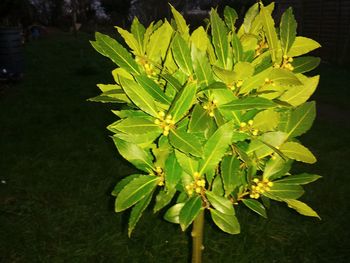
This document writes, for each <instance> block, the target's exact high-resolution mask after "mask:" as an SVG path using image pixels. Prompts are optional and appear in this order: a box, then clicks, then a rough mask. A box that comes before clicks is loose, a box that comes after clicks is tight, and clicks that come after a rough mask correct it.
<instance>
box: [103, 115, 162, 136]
mask: <svg viewBox="0 0 350 263" xmlns="http://www.w3.org/2000/svg"><path fill="white" fill-rule="evenodd" d="M108 128H109V129H116V130H118V131H121V132H125V133H129V134H143V133H149V132H158V133H159V134H160V133H161V132H162V129H161V128H160V127H159V125H157V124H155V123H154V122H153V121H151V120H149V119H145V118H138V117H135V118H132V117H131V118H126V119H123V120H121V121H118V122H117V123H113V124H112V125H110V126H108Z"/></svg>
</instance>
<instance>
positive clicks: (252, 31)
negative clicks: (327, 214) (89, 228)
mask: <svg viewBox="0 0 350 263" xmlns="http://www.w3.org/2000/svg"><path fill="white" fill-rule="evenodd" d="M273 8H274V4H273V3H272V4H270V5H269V6H266V7H265V6H263V5H262V4H255V5H253V6H252V7H251V8H250V9H249V10H248V12H247V14H246V16H245V19H244V22H243V24H242V25H241V27H240V28H238V29H237V30H236V27H235V22H236V19H237V14H236V12H235V11H234V10H233V9H232V8H230V7H226V8H225V12H224V19H222V18H220V16H219V15H218V14H217V12H216V10H214V9H213V10H211V13H210V23H209V24H208V26H207V28H203V27H199V28H197V29H196V30H194V31H193V32H192V33H191V34H190V32H189V27H188V25H186V22H185V20H184V19H183V17H182V16H181V14H180V13H179V12H177V11H176V10H175V9H174V8H172V12H173V16H174V19H173V20H172V21H171V23H169V22H168V21H166V20H165V21H158V22H157V23H152V24H151V25H150V26H149V27H148V28H145V27H143V26H142V25H141V24H140V23H139V22H138V20H137V19H135V20H134V21H133V24H132V27H131V32H128V31H126V30H124V29H121V28H117V29H118V32H119V33H120V35H121V36H122V37H123V38H124V40H125V43H126V44H127V45H128V46H129V48H130V52H129V51H128V50H127V49H125V48H124V47H123V46H122V45H121V44H120V43H118V42H117V41H116V40H114V39H112V38H111V37H109V36H107V35H103V34H100V33H96V41H92V42H91V43H92V45H93V47H94V48H95V49H96V50H97V51H98V52H100V53H101V54H102V55H104V56H106V57H109V58H110V59H111V60H112V61H113V62H115V63H116V64H117V65H118V68H116V69H115V70H113V72H112V74H113V77H114V80H115V83H114V84H99V85H98V87H99V88H100V89H101V91H102V94H101V95H100V96H98V97H95V98H92V99H91V100H93V101H99V102H115V103H123V104H124V107H123V109H122V110H117V111H113V113H115V115H117V116H118V117H119V118H120V119H119V120H118V121H116V122H114V123H112V124H111V125H110V126H108V129H109V130H110V131H112V132H113V133H114V135H113V140H114V142H115V145H116V147H117V149H118V151H119V153H120V154H121V155H122V156H123V157H124V158H125V159H127V160H128V161H129V162H131V163H132V164H133V165H134V166H135V167H136V168H138V169H139V170H140V172H139V173H137V174H133V175H130V176H128V177H126V178H125V179H123V180H122V181H120V183H118V184H117V186H116V187H115V189H114V190H113V195H115V196H116V197H117V198H116V203H115V210H116V212H120V211H124V210H126V209H128V208H132V210H131V214H130V219H129V235H130V234H131V232H132V230H133V229H134V227H135V225H136V223H137V222H138V220H139V219H140V217H141V215H142V213H143V212H144V210H145V209H146V208H147V206H148V205H149V204H150V203H151V200H152V197H153V196H154V195H155V196H156V197H155V201H156V202H155V206H154V212H157V211H159V210H160V209H162V208H164V207H167V209H168V210H167V211H166V213H165V215H164V218H165V219H166V220H168V221H170V222H173V223H177V224H180V226H181V228H182V230H185V229H187V227H188V226H189V225H190V224H191V223H192V222H193V220H194V219H195V218H196V216H197V215H198V214H199V213H200V211H201V210H202V209H207V210H209V211H210V215H211V218H212V220H213V222H214V223H215V224H216V225H217V226H218V227H219V228H220V229H221V230H223V231H225V232H227V233H230V234H237V233H239V232H240V225H239V220H238V219H237V217H236V214H235V209H234V207H235V206H236V205H239V204H241V203H243V204H244V205H245V206H247V207H248V208H250V209H251V210H252V211H254V212H256V213H257V214H259V215H261V216H263V217H267V213H266V207H269V205H270V201H269V200H270V199H272V200H275V201H279V202H284V203H286V204H287V205H288V206H289V207H290V208H293V209H295V210H296V211H297V212H299V213H300V214H303V215H306V216H313V217H318V215H317V213H316V212H315V211H314V210H312V209H311V208H310V207H309V206H308V205H307V204H305V203H303V202H301V201H299V200H298V199H299V198H300V197H301V196H302V195H303V193H304V190H303V187H302V185H305V184H308V183H311V182H313V181H315V180H317V179H319V178H320V176H318V175H315V174H307V173H301V174H291V173H290V169H291V166H292V163H293V162H295V161H299V162H304V163H314V162H316V158H315V156H314V155H313V154H312V153H311V152H310V150H308V149H307V148H306V147H305V146H303V145H302V144H301V143H300V141H299V140H298V139H297V137H298V136H300V135H302V134H304V133H305V132H307V130H309V128H310V127H311V125H312V123H313V121H314V119H315V114H316V111H315V103H314V102H307V100H308V99H309V98H310V96H311V95H312V94H313V92H314V91H315V89H316V87H317V85H318V81H319V76H314V77H308V76H306V75H304V74H303V73H306V72H308V71H310V70H312V69H314V68H315V67H316V66H317V65H318V64H319V59H318V58H314V57H300V56H301V55H303V54H305V53H308V52H309V51H312V50H314V49H316V48H318V47H319V46H320V45H319V44H318V43H317V42H315V41H313V40H311V39H308V38H305V37H300V36H296V21H295V19H294V16H293V13H292V10H291V9H288V10H287V11H286V12H285V13H284V14H283V16H282V19H281V23H280V26H279V28H278V30H276V28H275V23H274V21H273V19H272V16H271V13H272V11H273ZM168 205H169V206H170V207H168Z"/></svg>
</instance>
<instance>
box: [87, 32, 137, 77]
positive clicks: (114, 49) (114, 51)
mask: <svg viewBox="0 0 350 263" xmlns="http://www.w3.org/2000/svg"><path fill="white" fill-rule="evenodd" d="M95 36H96V42H95V43H96V44H97V45H98V46H99V47H100V49H96V47H95V46H94V47H95V49H96V50H97V51H98V52H100V53H101V54H102V55H104V56H106V57H108V58H110V59H111V60H112V61H113V62H114V63H116V64H117V65H118V66H119V67H121V68H124V69H126V70H127V71H130V72H132V73H139V72H140V71H139V68H138V65H137V64H136V62H135V61H134V60H133V59H132V57H131V54H130V53H129V52H128V51H127V50H126V49H125V48H124V47H123V46H122V45H121V44H119V43H118V42H117V41H116V40H114V39H113V38H111V37H109V36H107V35H104V34H101V33H98V32H97V33H96V35H95ZM92 43H93V42H92Z"/></svg>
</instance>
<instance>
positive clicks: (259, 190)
mask: <svg viewBox="0 0 350 263" xmlns="http://www.w3.org/2000/svg"><path fill="white" fill-rule="evenodd" d="M253 182H254V183H255V185H252V189H251V191H250V195H249V196H250V198H254V199H258V198H259V197H260V195H261V194H263V193H265V192H268V191H270V189H271V188H270V187H272V186H273V182H271V181H269V180H268V179H263V180H259V178H254V179H253Z"/></svg>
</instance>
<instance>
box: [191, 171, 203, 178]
mask: <svg viewBox="0 0 350 263" xmlns="http://www.w3.org/2000/svg"><path fill="white" fill-rule="evenodd" d="M193 176H194V178H200V177H201V175H200V174H199V173H198V172H194V173H193Z"/></svg>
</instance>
